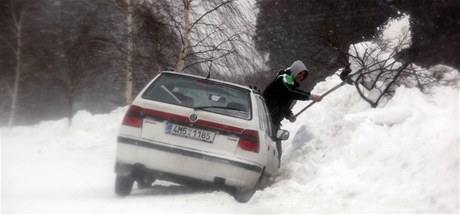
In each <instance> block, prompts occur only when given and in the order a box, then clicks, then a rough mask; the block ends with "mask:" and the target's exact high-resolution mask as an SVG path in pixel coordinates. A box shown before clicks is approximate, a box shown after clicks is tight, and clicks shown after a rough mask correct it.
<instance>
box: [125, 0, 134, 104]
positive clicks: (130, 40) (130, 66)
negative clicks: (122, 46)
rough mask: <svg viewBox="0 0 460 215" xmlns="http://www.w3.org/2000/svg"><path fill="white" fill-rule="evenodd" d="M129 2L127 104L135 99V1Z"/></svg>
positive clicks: (129, 0) (127, 16)
mask: <svg viewBox="0 0 460 215" xmlns="http://www.w3.org/2000/svg"><path fill="white" fill-rule="evenodd" d="M126 1H127V3H128V13H127V14H126V26H127V29H128V32H127V33H128V39H127V46H128V47H127V49H128V56H127V61H126V89H125V98H126V104H129V103H131V101H132V100H133V98H132V96H133V1H132V0H126Z"/></svg>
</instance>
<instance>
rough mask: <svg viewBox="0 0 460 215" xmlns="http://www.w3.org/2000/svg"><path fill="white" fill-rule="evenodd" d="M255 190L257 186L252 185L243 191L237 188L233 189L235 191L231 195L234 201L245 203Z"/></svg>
mask: <svg viewBox="0 0 460 215" xmlns="http://www.w3.org/2000/svg"><path fill="white" fill-rule="evenodd" d="M256 190H257V186H254V187H252V188H250V189H249V190H243V191H242V190H239V189H235V193H234V195H233V197H234V198H235V200H236V201H238V202H240V203H246V202H248V201H249V200H250V199H251V198H252V196H253V195H254V193H255V192H256Z"/></svg>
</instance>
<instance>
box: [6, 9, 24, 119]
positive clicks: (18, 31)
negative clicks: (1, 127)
mask: <svg viewBox="0 0 460 215" xmlns="http://www.w3.org/2000/svg"><path fill="white" fill-rule="evenodd" d="M23 16H24V10H22V11H21V14H20V15H19V20H16V17H14V20H15V27H16V37H17V44H16V50H15V51H16V70H15V76H14V83H13V91H12V93H11V106H10V109H11V110H10V118H9V120H8V127H11V126H13V124H14V121H15V117H16V111H17V103H18V97H19V84H20V79H21V72H22V71H21V70H22V67H21V61H22V59H21V58H22V38H21V37H22V35H21V33H22V32H21V31H22V20H23Z"/></svg>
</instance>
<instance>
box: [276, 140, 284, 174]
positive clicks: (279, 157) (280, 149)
mask: <svg viewBox="0 0 460 215" xmlns="http://www.w3.org/2000/svg"><path fill="white" fill-rule="evenodd" d="M276 150H277V151H278V161H279V163H278V168H280V167H281V154H282V153H283V151H282V150H283V149H282V148H281V140H276Z"/></svg>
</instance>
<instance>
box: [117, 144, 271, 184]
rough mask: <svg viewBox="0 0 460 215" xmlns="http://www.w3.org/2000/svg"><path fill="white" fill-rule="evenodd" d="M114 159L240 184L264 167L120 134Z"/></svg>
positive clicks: (249, 181)
mask: <svg viewBox="0 0 460 215" xmlns="http://www.w3.org/2000/svg"><path fill="white" fill-rule="evenodd" d="M117 162H118V163H123V164H127V165H135V164H141V165H142V166H144V167H145V168H146V169H147V170H148V171H150V172H157V173H168V174H172V175H177V176H182V177H187V178H193V179H198V180H202V181H207V182H216V180H217V181H219V182H222V183H224V184H225V185H228V186H233V187H241V188H244V187H250V186H253V185H254V184H255V183H256V182H257V180H258V178H259V176H260V174H261V172H262V170H263V168H262V167H261V166H260V165H258V164H256V163H251V162H249V161H243V160H235V159H231V158H226V157H221V156H218V155H210V154H207V153H205V152H200V151H196V150H191V149H186V148H178V147H175V146H172V145H166V144H161V143H155V142H150V141H144V140H137V139H132V138H127V137H121V136H119V137H118V147H117ZM115 171H116V172H117V174H125V173H126V172H127V170H126V168H118V170H117V168H116V169H115ZM128 172H129V171H128ZM223 181H224V182H223Z"/></svg>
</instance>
